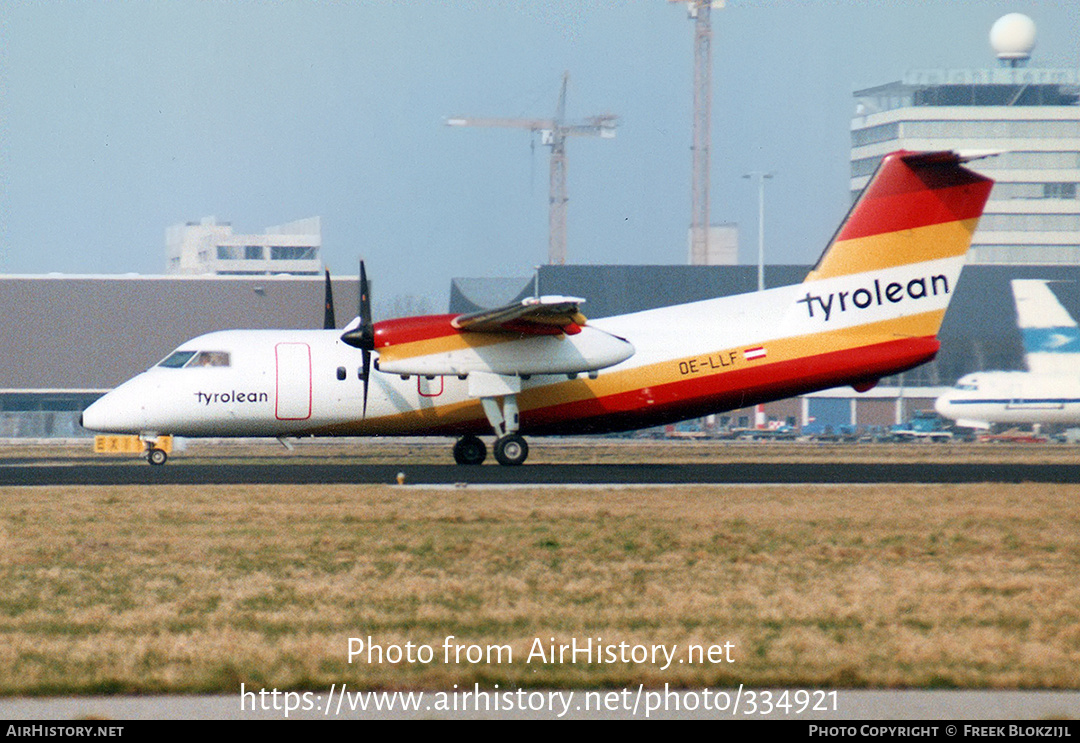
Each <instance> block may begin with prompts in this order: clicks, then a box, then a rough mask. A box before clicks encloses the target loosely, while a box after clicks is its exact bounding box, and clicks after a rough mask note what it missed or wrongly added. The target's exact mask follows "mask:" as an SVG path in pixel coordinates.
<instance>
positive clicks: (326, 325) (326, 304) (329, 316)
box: [323, 268, 337, 330]
mask: <svg viewBox="0 0 1080 743" xmlns="http://www.w3.org/2000/svg"><path fill="white" fill-rule="evenodd" d="M336 327H337V321H336V320H335V319H334V290H333V289H332V288H331V287H330V269H329V268H328V269H326V297H325V299H324V300H323V330H333V329H334V328H336Z"/></svg>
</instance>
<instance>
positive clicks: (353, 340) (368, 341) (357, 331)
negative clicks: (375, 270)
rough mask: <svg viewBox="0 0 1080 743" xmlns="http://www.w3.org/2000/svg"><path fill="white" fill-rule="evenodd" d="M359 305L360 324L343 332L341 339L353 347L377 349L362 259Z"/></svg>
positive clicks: (365, 272)
mask: <svg viewBox="0 0 1080 743" xmlns="http://www.w3.org/2000/svg"><path fill="white" fill-rule="evenodd" d="M359 305H360V306H359V308H358V316H359V318H360V324H359V325H358V326H357V327H355V328H353V329H352V330H350V331H348V332H346V333H344V334H342V336H341V340H343V341H345V342H346V343H348V344H349V345H350V346H352V347H353V348H359V349H362V350H363V349H366V350H368V351H372V350H374V349H375V327H374V324H373V323H372V321H371V294H370V287H369V285H368V278H367V271H366V270H365V268H364V262H363V261H360V301H359Z"/></svg>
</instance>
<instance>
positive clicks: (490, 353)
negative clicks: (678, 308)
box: [375, 296, 634, 378]
mask: <svg viewBox="0 0 1080 743" xmlns="http://www.w3.org/2000/svg"><path fill="white" fill-rule="evenodd" d="M584 301H585V300H584V299H579V298H578V297H563V296H543V297H529V298H527V299H523V300H522V301H520V302H515V303H513V304H508V305H506V306H505V307H496V308H494V309H490V310H481V311H479V312H471V313H468V314H464V315H456V316H452V315H439V316H431V317H417V318H402V319H399V320H384V321H382V322H378V323H375V350H376V351H378V353H379V361H378V368H379V369H380V370H381V371H385V372H391V373H394V374H417V375H424V376H451V375H454V376H459V377H463V378H464V377H466V376H468V375H469V374H474V373H477V372H479V373H483V374H494V375H501V376H529V375H533V374H570V375H574V374H580V373H583V372H589V373H591V372H595V371H597V370H598V369H603V368H606V367H609V366H613V365H614V364H617V363H619V362H620V361H624V360H626V359H628V358H629V357H630V356H631V355H633V353H634V347H633V345H631V344H630V343H629V342H628V341H627V340H625V339H624V338H619V337H617V336H614V335H612V334H610V333H605V332H604V331H602V330H599V329H598V328H595V327H593V326H591V325H589V326H587V325H586V324H585V322H586V321H585V317H584V315H582V314H581V310H580V308H579V307H580V305H581V303H582V302H584Z"/></svg>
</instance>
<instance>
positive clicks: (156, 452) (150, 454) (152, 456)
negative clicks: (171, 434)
mask: <svg viewBox="0 0 1080 743" xmlns="http://www.w3.org/2000/svg"><path fill="white" fill-rule="evenodd" d="M168 459H169V455H168V454H166V453H165V450H164V449H158V448H156V447H150V448H149V449H147V450H146V461H147V462H149V463H150V464H152V465H154V466H155V467H160V466H161V465H163V464H165V462H166V461H167V460H168Z"/></svg>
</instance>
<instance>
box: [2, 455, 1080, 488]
mask: <svg viewBox="0 0 1080 743" xmlns="http://www.w3.org/2000/svg"><path fill="white" fill-rule="evenodd" d="M93 461H94V463H93V464H91V463H86V462H82V461H74V462H70V463H62V464H53V463H50V464H30V463H19V462H11V461H7V462H4V463H3V464H0V485H203V484H245V485H246V484H271V483H280V484H286V485H311V484H319V483H325V484H336V483H395V482H398V479H399V478H398V475H399V474H402V475H404V481H405V483H407V484H410V485H419V484H432V485H452V484H460V483H468V484H489V485H490V484H518V485H536V484H565V485H582V484H628V483H636V484H690V483H704V484H716V483H746V484H763V483H782V484H799V483H838V484H849V483H885V482H889V483H966V482H997V483H1019V482H1040V483H1077V482H1080V467H1076V466H1075V465H1070V464H1017V463H1009V464H980V463H970V464H945V463H843V464H832V463H820V462H810V463H783V462H781V463H777V462H768V463H724V464H535V465H530V464H525V465H522V466H520V467H502V466H498V465H495V464H487V465H477V466H465V467H463V466H459V465H439V464H424V465H388V464H333V463H325V462H280V461H269V462H262V463H241V462H236V463H230V462H220V463H211V464H207V463H198V462H178V463H169V464H166V465H164V466H160V467H153V466H150V465H148V464H146V463H145V462H142V461H133V460H130V459H127V460H118V461H115V462H109V463H99V462H100V461H101V460H93Z"/></svg>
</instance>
